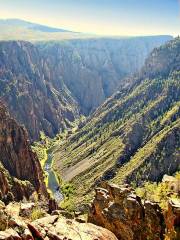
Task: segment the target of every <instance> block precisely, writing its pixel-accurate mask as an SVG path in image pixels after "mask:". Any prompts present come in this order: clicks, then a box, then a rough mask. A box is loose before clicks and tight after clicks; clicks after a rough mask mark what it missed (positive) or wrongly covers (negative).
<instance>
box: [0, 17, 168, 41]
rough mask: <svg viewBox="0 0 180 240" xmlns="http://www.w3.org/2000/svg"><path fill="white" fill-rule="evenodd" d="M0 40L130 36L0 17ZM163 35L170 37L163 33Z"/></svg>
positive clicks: (59, 39)
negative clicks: (83, 31)
mask: <svg viewBox="0 0 180 240" xmlns="http://www.w3.org/2000/svg"><path fill="white" fill-rule="evenodd" d="M0 32H1V34H0V40H23V41H30V42H37V41H62V40H67V39H99V38H110V39H114V38H115V39H124V38H125V39H127V38H132V37H125V36H122V37H113V36H105V37H103V36H100V35H96V34H87V33H80V32H76V31H70V30H68V29H62V28H57V27H50V26H46V25H43V24H37V23H32V22H28V21H24V20H21V19H0ZM164 37H171V38H172V36H169V35H167V36H166V35H164Z"/></svg>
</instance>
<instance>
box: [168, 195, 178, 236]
mask: <svg viewBox="0 0 180 240" xmlns="http://www.w3.org/2000/svg"><path fill="white" fill-rule="evenodd" d="M165 221H166V227H167V228H166V235H167V240H169V239H171V238H174V239H180V201H178V200H177V199H173V200H170V201H169V203H168V211H167V212H166V213H165Z"/></svg>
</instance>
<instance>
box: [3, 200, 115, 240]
mask: <svg viewBox="0 0 180 240" xmlns="http://www.w3.org/2000/svg"><path fill="white" fill-rule="evenodd" d="M27 204H28V203H27ZM7 208H8V206H7ZM9 209H11V210H13V211H14V207H12V206H10V207H9ZM0 214H2V216H3V217H2V216H1V215H0V216H1V219H0V239H1V240H9V239H11V240H35V239H39V240H43V239H46V240H48V239H50V240H80V239H82V240H95V239H96V240H117V238H116V237H115V235H114V234H113V233H112V232H110V231H109V230H107V229H105V228H102V227H99V226H96V225H94V224H91V223H79V222H77V221H75V220H73V219H67V218H64V217H63V216H61V215H57V214H56V215H48V214H46V216H45V217H43V218H40V219H37V220H35V221H31V220H30V219H27V218H24V217H23V218H22V217H21V216H19V214H18V211H17V212H16V213H14V215H13V216H12V215H11V214H10V215H9V211H8V210H6V209H4V210H2V208H1V212H0ZM24 220H25V221H24Z"/></svg>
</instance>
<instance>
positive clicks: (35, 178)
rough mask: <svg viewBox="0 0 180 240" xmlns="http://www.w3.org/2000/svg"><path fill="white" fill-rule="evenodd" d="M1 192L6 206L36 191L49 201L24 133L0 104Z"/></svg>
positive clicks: (41, 176) (0, 103) (36, 161)
mask: <svg viewBox="0 0 180 240" xmlns="http://www.w3.org/2000/svg"><path fill="white" fill-rule="evenodd" d="M0 153H1V156H0V190H1V195H2V196H1V198H2V200H3V201H4V202H6V204H8V203H9V202H10V201H13V199H14V198H15V199H16V200H22V199H23V197H25V198H29V197H30V196H31V194H32V193H33V192H34V191H35V190H36V191H37V192H39V193H40V194H42V195H44V196H45V197H48V193H47V189H46V186H45V183H44V177H43V171H42V168H41V165H40V162H39V160H38V158H37V156H36V154H35V153H33V152H32V150H31V147H30V144H29V141H28V137H27V132H26V130H25V129H24V128H23V127H22V126H20V125H18V123H17V122H16V121H15V120H14V119H12V118H11V117H10V115H9V113H8V111H7V109H6V107H5V106H4V105H3V103H2V102H0Z"/></svg>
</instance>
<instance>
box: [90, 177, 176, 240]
mask: <svg viewBox="0 0 180 240" xmlns="http://www.w3.org/2000/svg"><path fill="white" fill-rule="evenodd" d="M178 202H179V201H178ZM88 221H89V222H92V223H94V224H97V225H99V226H102V227H104V228H107V229H109V230H110V231H112V232H113V233H114V234H115V235H116V236H117V238H118V239H119V240H145V239H152V240H160V239H165V235H166V236H167V235H168V236H170V237H169V238H168V239H178V238H173V237H172V236H173V235H171V234H172V232H174V231H177V232H176V233H175V235H174V236H176V237H177V236H178V234H179V233H178V228H177V226H178V223H179V203H176V204H172V201H170V202H169V208H168V211H167V212H166V214H165V215H164V212H163V211H162V209H161V208H160V207H159V205H158V204H157V203H152V202H150V201H143V200H142V199H141V198H140V197H138V196H137V195H135V193H134V191H133V189H132V188H130V187H128V186H124V187H118V186H117V185H114V184H107V183H105V182H104V183H102V184H101V185H100V187H98V188H97V189H96V195H95V198H94V201H93V203H92V206H91V208H90V213H89V217H88Z"/></svg>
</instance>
